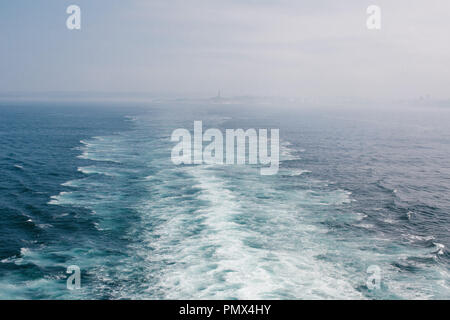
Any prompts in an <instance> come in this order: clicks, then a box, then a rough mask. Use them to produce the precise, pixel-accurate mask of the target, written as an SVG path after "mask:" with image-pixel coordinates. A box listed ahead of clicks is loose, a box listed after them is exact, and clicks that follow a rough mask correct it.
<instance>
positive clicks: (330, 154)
mask: <svg viewBox="0 0 450 320" xmlns="http://www.w3.org/2000/svg"><path fill="white" fill-rule="evenodd" d="M272 104H273V105H269V106H268V105H258V104H256V105H248V104H246V103H229V104H227V103H218V102H217V101H216V102H213V101H202V102H198V101H197V102H193V101H180V100H179V101H177V100H173V101H159V102H158V101H156V102H153V103H148V104H147V105H145V106H143V105H139V106H137V105H133V104H131V103H130V104H126V103H124V104H123V105H121V106H118V105H114V106H110V105H108V104H107V103H104V104H98V103H95V104H88V103H80V104H78V105H77V104H71V105H69V104H67V103H66V104H61V105H59V104H57V103H47V104H45V103H40V104H38V103H29V104H26V103H22V104H17V103H15V104H7V103H3V104H2V105H1V106H0V145H1V148H0V299H450V288H449V280H450V277H449V266H450V260H449V250H448V248H449V246H450V233H449V229H450V160H449V158H450V109H449V108H431V107H430V108H425V107H406V106H403V107H398V108H396V107H395V106H393V107H383V106H379V107H377V106H374V107H370V108H364V107H346V106H335V107H327V108H325V107H309V108H308V107H300V108H292V107H291V108H290V107H289V106H286V107H282V106H280V105H276V103H272ZM194 120H202V121H203V127H204V130H205V129H206V128H219V129H220V130H223V131H224V130H225V129H232V128H243V129H248V128H256V129H258V128H268V129H270V128H279V129H280V143H281V146H280V148H281V149H280V160H281V163H280V170H279V172H278V174H277V175H273V176H262V175H260V172H259V167H258V165H205V164H203V165H179V166H176V165H174V164H173V163H172V161H171V158H170V155H171V149H172V148H173V146H174V145H175V143H174V142H171V140H170V136H171V133H172V131H173V130H174V129H176V128H186V129H188V130H190V131H193V123H194ZM70 265H77V266H79V267H80V269H81V289H79V290H68V289H67V286H66V280H67V277H68V274H67V273H66V270H67V267H68V266H70ZM371 266H372V267H373V266H376V268H379V270H380V281H379V282H378V283H379V284H380V286H379V288H369V287H368V285H367V280H368V278H369V277H370V273H368V272H367V270H368V268H369V267H371Z"/></svg>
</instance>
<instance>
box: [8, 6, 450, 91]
mask: <svg viewBox="0 0 450 320" xmlns="http://www.w3.org/2000/svg"><path fill="white" fill-rule="evenodd" d="M70 4H77V5H79V6H80V7H81V19H82V22H81V30H79V31H71V30H68V29H67V28H66V19H67V17H68V15H67V14H66V8H67V7H68V6H69V5H70ZM371 4H375V5H379V6H380V7H381V10H382V29H381V30H379V31H374V30H368V29H367V28H366V19H367V17H368V15H367V13H366V9H367V7H368V6H369V5H371ZM0 38H1V42H0V46H1V50H0V92H9V91H23V92H30V91H31V92H34V91H89V92H98V91H101V92H149V93H153V94H167V93H177V94H189V95H209V96H211V95H215V93H216V92H217V89H219V88H220V89H222V92H223V94H224V95H230V96H232V95H274V96H276V95H279V96H293V97H297V96H319V97H320V96H326V97H330V96H356V97H367V98H377V97H381V98H410V97H417V96H421V95H426V94H430V95H431V96H433V97H436V98H445V99H447V98H449V97H450V90H449V84H450V1H448V0H429V1H424V0H373V1H366V0H345V1H336V0H311V1H301V0H274V1H272V0H222V1H215V0H189V1H186V0H175V1H171V0H128V1H119V0H108V1H106V0H96V1H92V0H77V1H75V0H73V1H62V0H61V1H56V0H40V1H34V0H28V1H27V0H16V1H1V3H0Z"/></svg>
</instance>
